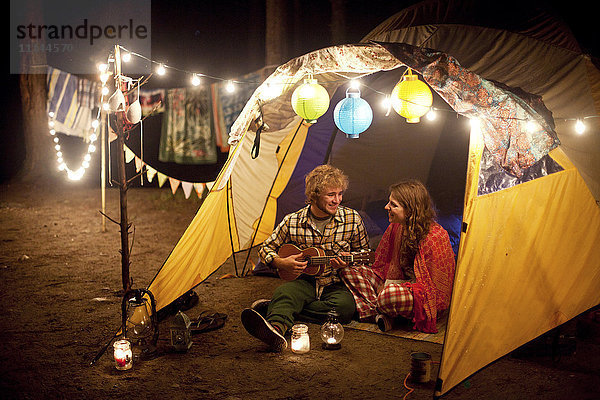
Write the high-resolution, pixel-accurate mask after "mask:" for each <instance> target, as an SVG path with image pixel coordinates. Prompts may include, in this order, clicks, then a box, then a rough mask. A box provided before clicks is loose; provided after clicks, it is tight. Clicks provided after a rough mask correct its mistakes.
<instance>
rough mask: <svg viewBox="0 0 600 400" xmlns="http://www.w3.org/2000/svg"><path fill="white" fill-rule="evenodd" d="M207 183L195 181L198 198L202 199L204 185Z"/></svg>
mask: <svg viewBox="0 0 600 400" xmlns="http://www.w3.org/2000/svg"><path fill="white" fill-rule="evenodd" d="M205 186H206V185H205V184H204V183H199V182H197V183H194V190H196V194H197V195H198V198H199V199H201V198H202V195H203V194H204V187H205Z"/></svg>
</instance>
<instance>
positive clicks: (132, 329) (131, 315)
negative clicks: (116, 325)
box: [121, 289, 158, 358]
mask: <svg viewBox="0 0 600 400" xmlns="http://www.w3.org/2000/svg"><path fill="white" fill-rule="evenodd" d="M121 311H122V315H123V323H122V325H123V334H124V335H125V337H126V338H128V339H129V340H131V343H132V344H133V346H134V350H139V354H138V352H136V357H142V358H143V357H145V356H148V355H150V354H152V353H154V351H156V343H157V341H158V321H157V320H156V302H155V301H154V296H153V295H152V293H151V292H150V291H149V290H146V289H135V290H129V291H128V292H127V293H125V296H123V303H122V304H121Z"/></svg>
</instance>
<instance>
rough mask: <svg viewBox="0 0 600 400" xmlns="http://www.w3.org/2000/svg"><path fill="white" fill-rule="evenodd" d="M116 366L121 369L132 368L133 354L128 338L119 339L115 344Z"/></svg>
mask: <svg viewBox="0 0 600 400" xmlns="http://www.w3.org/2000/svg"><path fill="white" fill-rule="evenodd" d="M113 347H114V350H115V352H114V356H115V367H116V368H117V369H119V370H126V369H130V368H131V366H132V360H133V355H132V352H131V346H130V344H129V341H128V340H126V339H122V340H117V341H116V342H115V343H114V344H113Z"/></svg>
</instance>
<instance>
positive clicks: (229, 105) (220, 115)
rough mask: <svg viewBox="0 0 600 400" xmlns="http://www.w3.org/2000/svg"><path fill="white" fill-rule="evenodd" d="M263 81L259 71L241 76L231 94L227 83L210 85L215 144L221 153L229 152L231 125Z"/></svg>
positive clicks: (261, 73) (261, 71)
mask: <svg viewBox="0 0 600 400" xmlns="http://www.w3.org/2000/svg"><path fill="white" fill-rule="evenodd" d="M263 80H264V78H263V70H259V71H257V72H252V73H250V74H247V75H244V76H242V77H241V78H240V79H239V81H240V82H243V83H239V84H236V85H235V90H234V91H233V92H231V93H230V92H228V91H227V84H228V82H225V81H223V82H219V83H213V84H212V85H211V95H212V104H213V115H214V118H213V121H214V128H215V136H216V143H217V146H218V147H219V148H220V149H221V151H222V152H227V151H229V144H228V143H227V142H228V140H229V131H230V130H231V125H233V123H234V122H235V120H236V118H237V117H238V116H239V115H240V113H241V112H242V109H243V108H244V106H245V105H246V103H247V102H248V100H249V99H250V97H251V96H252V93H254V91H255V90H256V88H258V86H259V85H260V84H261V83H262V81H263Z"/></svg>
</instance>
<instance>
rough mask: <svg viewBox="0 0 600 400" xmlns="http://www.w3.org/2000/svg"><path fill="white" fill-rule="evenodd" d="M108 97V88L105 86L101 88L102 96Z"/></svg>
mask: <svg viewBox="0 0 600 400" xmlns="http://www.w3.org/2000/svg"><path fill="white" fill-rule="evenodd" d="M106 95H108V88H107V87H106V86H102V96H106Z"/></svg>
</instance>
